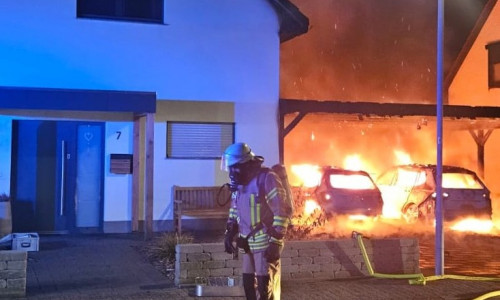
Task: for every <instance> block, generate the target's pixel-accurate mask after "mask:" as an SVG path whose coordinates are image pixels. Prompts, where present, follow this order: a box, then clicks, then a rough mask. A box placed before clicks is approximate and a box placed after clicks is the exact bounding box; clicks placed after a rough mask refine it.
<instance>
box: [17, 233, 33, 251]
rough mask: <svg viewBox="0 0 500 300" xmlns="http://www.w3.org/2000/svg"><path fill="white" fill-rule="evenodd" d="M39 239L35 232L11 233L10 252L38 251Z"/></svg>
mask: <svg viewBox="0 0 500 300" xmlns="http://www.w3.org/2000/svg"><path fill="white" fill-rule="evenodd" d="M39 241H40V237H39V236H38V233H36V232H28V233H13V234H12V250H18V251H38V244H39Z"/></svg>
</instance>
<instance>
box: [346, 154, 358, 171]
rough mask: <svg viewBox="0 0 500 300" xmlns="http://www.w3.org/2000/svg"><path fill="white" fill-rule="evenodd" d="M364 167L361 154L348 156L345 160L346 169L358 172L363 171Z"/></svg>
mask: <svg viewBox="0 0 500 300" xmlns="http://www.w3.org/2000/svg"><path fill="white" fill-rule="evenodd" d="M362 167H363V163H362V161H361V157H360V156H359V154H352V155H348V156H346V158H345V159H344V169H348V170H354V171H358V170H362Z"/></svg>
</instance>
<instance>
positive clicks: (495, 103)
mask: <svg viewBox="0 0 500 300" xmlns="http://www.w3.org/2000/svg"><path fill="white" fill-rule="evenodd" d="M499 28H500V3H498V1H497V0H491V1H488V2H487V4H486V5H485V8H484V10H483V12H482V14H481V16H480V17H479V19H478V21H477V23H476V25H475V27H474V29H473V31H472V33H471V35H470V36H469V38H468V40H467V41H466V44H465V46H464V48H463V49H462V52H461V53H460V56H459V58H458V60H457V61H456V63H455V66H454V68H453V70H452V72H450V76H449V77H448V78H447V80H448V81H449V88H448V91H447V92H448V103H449V104H450V105H470V106H485V107H492V108H493V107H496V108H498V107H499V106H500V84H499V83H500V47H495V46H497V45H499V41H500V29H499ZM491 124H492V127H491V128H486V129H483V130H480V131H476V134H477V133H479V136H482V138H480V139H479V141H482V142H483V143H484V160H485V161H486V164H485V170H484V174H485V178H484V179H485V181H486V183H487V185H488V186H489V187H492V190H493V192H494V194H496V197H498V195H499V194H500V189H499V188H498V183H497V174H498V170H499V169H500V160H499V159H498V158H497V157H498V155H497V153H498V151H499V150H500V148H499V147H498V145H500V134H499V133H498V127H497V126H495V125H494V123H493V122H491ZM462 135H463V139H464V140H467V141H471V137H470V135H469V134H468V132H463V133H462ZM476 137H477V135H476ZM495 202H496V203H497V204H496V205H497V206H498V205H499V204H498V201H495Z"/></svg>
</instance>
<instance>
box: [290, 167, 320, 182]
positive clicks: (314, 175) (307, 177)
mask: <svg viewBox="0 0 500 300" xmlns="http://www.w3.org/2000/svg"><path fill="white" fill-rule="evenodd" d="M291 170H292V173H293V175H294V176H295V178H297V180H296V181H298V182H296V185H298V186H304V187H315V186H317V185H318V184H319V181H320V180H321V169H320V168H319V166H317V165H310V164H302V165H292V167H291Z"/></svg>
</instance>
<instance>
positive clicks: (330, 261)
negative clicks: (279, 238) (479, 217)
mask: <svg viewBox="0 0 500 300" xmlns="http://www.w3.org/2000/svg"><path fill="white" fill-rule="evenodd" d="M364 245H365V248H366V251H367V253H368V257H369V259H370V262H371V264H372V267H373V269H374V271H375V272H377V273H388V274H413V273H419V272H420V267H419V246H418V240H417V239H415V238H400V239H396V238H394V239H364ZM281 262H282V270H281V272H282V274H281V278H282V280H294V279H314V278H318V279H319V278H321V279H339V278H351V277H365V276H368V275H369V273H368V269H367V267H366V264H365V263H364V260H363V256H362V254H361V249H360V248H359V246H358V243H357V241H356V240H355V239H336V240H317V241H287V242H286V244H285V248H284V250H283V254H282V260H281ZM240 276H241V255H240V257H239V259H236V260H235V259H233V258H232V256H231V255H229V254H227V253H225V252H224V245H223V244H222V243H206V244H179V245H177V246H176V262H175V283H176V285H184V284H194V283H195V282H196V278H197V277H202V278H220V277H235V278H238V277H240Z"/></svg>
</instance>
